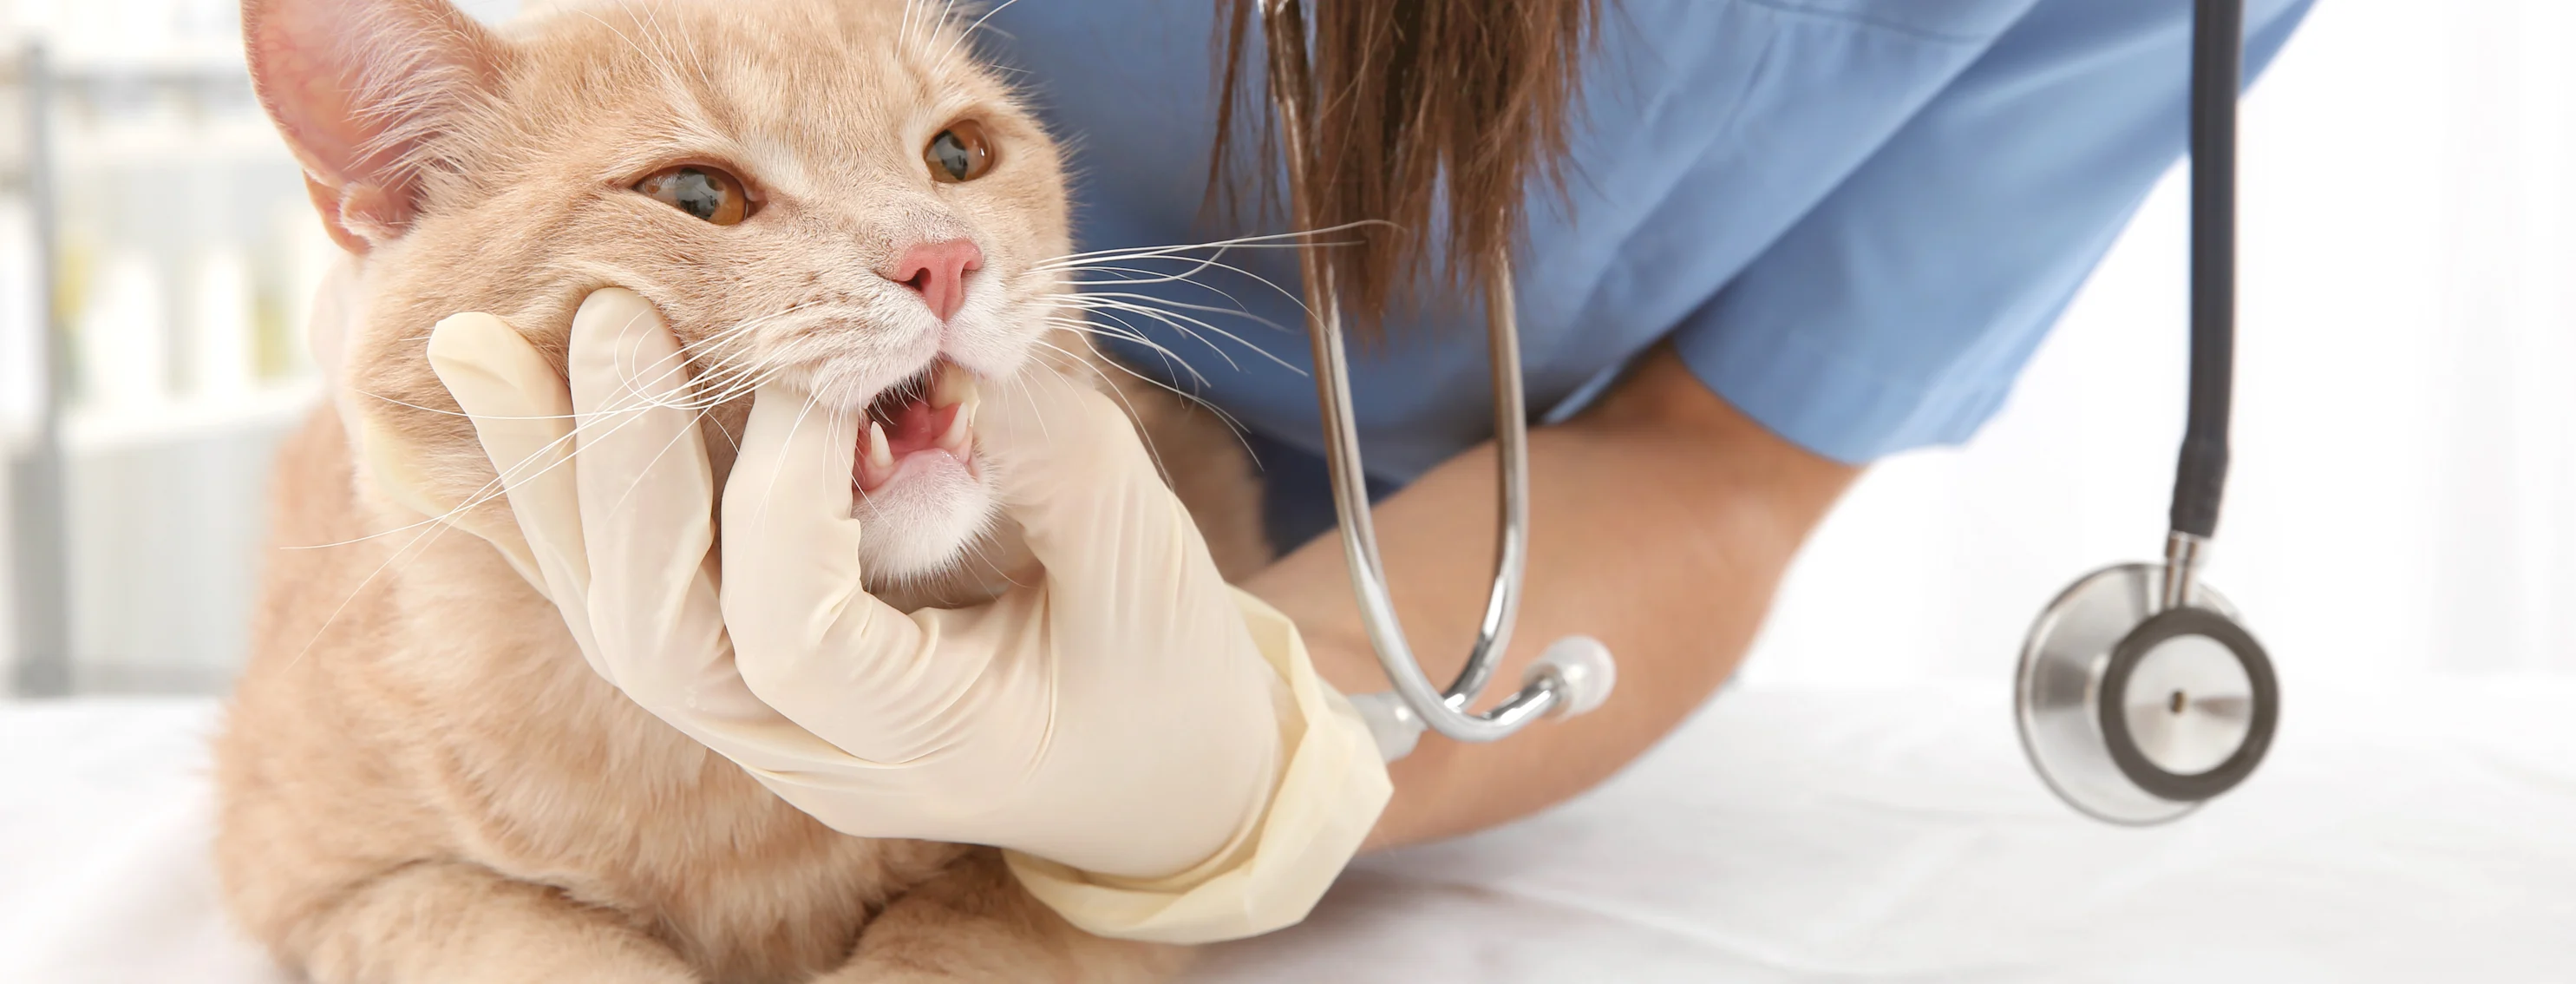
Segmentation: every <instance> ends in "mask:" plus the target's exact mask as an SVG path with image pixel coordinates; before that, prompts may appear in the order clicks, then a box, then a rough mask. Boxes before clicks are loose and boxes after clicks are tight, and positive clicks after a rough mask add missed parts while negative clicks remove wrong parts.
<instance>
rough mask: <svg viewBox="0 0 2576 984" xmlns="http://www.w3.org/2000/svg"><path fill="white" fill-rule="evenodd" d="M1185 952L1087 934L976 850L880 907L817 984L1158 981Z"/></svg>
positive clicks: (997, 856) (988, 853)
mask: <svg viewBox="0 0 2576 984" xmlns="http://www.w3.org/2000/svg"><path fill="white" fill-rule="evenodd" d="M1189 955H1190V951H1189V950H1187V949H1185V948H1182V947H1177V946H1164V945H1161V944H1154V943H1138V942H1134V941H1132V940H1111V939H1103V938H1101V937H1098V936H1093V935H1091V934H1089V933H1085V932H1083V931H1081V930H1079V929H1075V928H1074V927H1073V924H1071V923H1068V922H1065V921H1064V917H1062V916H1058V915H1056V914H1055V911H1054V910H1052V909H1048V908H1047V907H1046V906H1044V905H1041V904H1039V902H1038V900H1037V899H1035V898H1032V897H1030V895H1029V893H1028V892H1027V891H1026V890H1024V889H1022V888H1020V883H1019V881H1018V880H1017V879H1015V878H1013V877H1011V872H1010V869H1009V868H1008V867H1006V866H1005V865H1004V864H1003V863H1002V855H1001V852H999V851H996V850H993V849H991V848H978V849H976V850H973V851H970V852H967V853H966V854H964V855H962V856H960V857H959V858H958V859H957V861H956V862H955V863H953V864H951V865H949V866H948V868H946V869H945V870H943V871H941V872H940V873H939V874H938V875H936V876H933V877H932V878H931V879H929V880H928V881H925V882H922V883H921V884H919V885H915V886H913V887H912V889H911V890H910V891H907V892H905V893H904V894H903V895H902V896H900V897H898V898H896V899H895V900H894V901H893V902H892V903H890V904H888V905H887V906H886V909H885V911H884V912H883V913H881V914H879V915H878V916H877V918H876V919H875V920H874V921H871V922H869V923H868V927H867V929H866V931H864V932H862V933H861V934H860V935H859V945H858V950H857V952H855V953H853V954H852V955H851V957H850V962H849V964H848V965H847V966H844V967H842V968H841V969H839V970H837V971H834V972H832V973H830V974H826V975H824V976H823V977H822V978H820V979H818V980H817V981H816V982H815V984H933V982H938V984H953V982H963V981H974V982H986V981H993V982H1012V984H1019V982H1032V984H1035V982H1047V984H1161V982H1163V981H1169V980H1171V979H1172V978H1173V977H1175V976H1177V975H1178V974H1179V973H1180V970H1181V967H1182V966H1183V965H1184V964H1186V963H1187V962H1188V960H1189Z"/></svg>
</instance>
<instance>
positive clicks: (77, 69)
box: [52, 38, 250, 83]
mask: <svg viewBox="0 0 2576 984" xmlns="http://www.w3.org/2000/svg"><path fill="white" fill-rule="evenodd" d="M52 62H53V64H52V70H53V71H52V74H53V75H54V77H55V78H57V79H60V80H63V81H66V82H73V83H87V82H121V81H152V82H197V81H229V80H232V79H248V78H249V77H250V69H249V67H248V65H247V64H246V63H245V62H244V60H243V58H242V46H241V41H240V40H239V39H235V38H225V39H220V40H218V39H204V40H193V41H174V42H164V43H161V44H157V45H153V46H151V47H148V48H140V49H135V48H127V47H109V48H92V47H89V46H87V45H66V46H64V47H61V48H57V49H55V50H54V51H53V52H52Z"/></svg>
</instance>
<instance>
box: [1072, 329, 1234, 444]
mask: <svg viewBox="0 0 2576 984" xmlns="http://www.w3.org/2000/svg"><path fill="white" fill-rule="evenodd" d="M1038 344H1040V345H1044V346H1046V347H1048V348H1051V349H1054V350H1056V351H1058V352H1064V354H1065V355H1067V356H1068V357H1072V358H1073V359H1074V361H1075V362H1077V363H1079V364H1081V366H1082V367H1083V368H1084V369H1086V370H1089V371H1091V372H1093V373H1097V374H1099V375H1100V377H1101V379H1102V380H1103V381H1107V380H1108V378H1109V377H1108V374H1106V373H1101V371H1100V367H1099V365H1097V364H1096V363H1099V362H1106V363H1108V364H1109V365H1110V366H1111V367H1112V368H1115V369H1117V370H1118V371H1119V372H1123V373H1126V374H1128V375H1130V376H1134V377H1136V379H1138V380H1139V381H1141V382H1144V383H1145V384H1147V385H1149V386H1152V387H1154V388H1156V389H1160V390H1163V391H1164V392H1167V393H1170V394H1172V395H1173V396H1174V397H1177V398H1179V399H1180V400H1181V401H1183V402H1185V403H1191V404H1195V405H1197V406H1201V407H1205V408H1206V409H1207V410H1208V412H1210V413H1213V414H1215V415H1216V417H1217V419H1219V420H1221V421H1224V423H1225V425H1226V429H1228V430H1231V431H1235V432H1237V437H1238V438H1240V436H1241V432H1242V430H1243V423H1242V421H1239V420H1236V419H1235V417H1234V415H1233V414H1230V413H1227V412H1226V411H1225V408H1224V407H1220V406H1217V405H1216V404H1214V403H1211V402H1209V401H1208V400H1207V398H1205V397H1202V396H1200V395H1198V394H1196V393H1191V392H1188V391H1185V390H1182V389H1181V388H1179V387H1177V386H1173V385H1172V384H1170V383H1166V382H1164V381H1162V380H1159V379H1155V378H1154V377H1152V376H1148V375H1145V374H1144V373H1141V372H1137V371H1136V370H1135V368H1134V367H1132V366H1129V365H1127V364H1125V363H1122V362H1120V361H1118V360H1116V359H1099V360H1091V359H1083V358H1081V357H1079V356H1074V355H1073V353H1071V352H1065V351H1064V349H1063V348H1062V347H1060V346H1057V345H1055V344H1054V343H1051V342H1048V341H1046V340H1044V339H1040V340H1038ZM1201 383H1202V384H1204V383H1205V380H1201ZM1024 385H1025V384H1024ZM1113 391H1114V387H1113ZM1120 398H1121V399H1122V400H1124V399H1125V397H1124V396H1121V397H1120ZM1129 416H1131V417H1132V416H1134V408H1133V407H1132V406H1131V407H1130V408H1129ZM1250 448H1251V446H1250V445H1249V444H1247V445H1245V450H1250Z"/></svg>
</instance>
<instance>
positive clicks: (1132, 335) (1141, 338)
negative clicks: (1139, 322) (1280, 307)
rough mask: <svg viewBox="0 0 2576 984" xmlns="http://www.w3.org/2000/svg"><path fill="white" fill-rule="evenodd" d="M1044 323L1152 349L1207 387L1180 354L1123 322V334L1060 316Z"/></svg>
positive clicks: (1201, 376) (1194, 369)
mask: <svg viewBox="0 0 2576 984" xmlns="http://www.w3.org/2000/svg"><path fill="white" fill-rule="evenodd" d="M1110 318H1111V319H1112V320H1116V319H1117V316H1116V315H1110ZM1046 321H1047V323H1048V324H1051V325H1055V326H1057V327H1060V328H1067V329H1071V330H1072V331H1074V332H1076V333H1079V334H1096V335H1101V336H1104V337H1108V338H1116V339H1121V340H1124V341H1129V342H1133V343H1135V344H1137V345H1141V346H1144V347H1145V348H1148V349H1152V350H1153V351H1154V352H1155V353H1156V354H1158V355H1160V356H1162V358H1163V359H1164V361H1165V364H1166V365H1167V366H1168V365H1178V366H1180V367H1181V369H1182V370H1184V371H1186V372H1188V373H1189V374H1190V378H1191V379H1193V380H1195V381H1197V383H1198V384H1199V385H1201V386H1206V385H1208V379H1207V376H1205V375H1203V374H1201V373H1200V372H1199V370H1198V367H1196V366H1193V365H1190V360H1188V359H1184V358H1181V354H1180V353H1178V352H1174V351H1172V350H1171V349H1169V348H1165V347H1164V346H1163V345H1162V344H1161V343H1158V342H1156V341H1154V340H1153V339H1150V338H1147V337H1145V334H1144V333H1143V332H1140V331H1137V330H1136V328H1135V326H1134V325H1130V324H1127V323H1126V322H1124V321H1119V322H1118V327H1119V328H1123V329H1125V331H1123V332H1122V331H1119V330H1116V329H1112V328H1109V327H1107V326H1105V325H1100V324H1097V323H1094V322H1089V321H1084V320H1081V319H1078V318H1070V317H1064V316H1061V315H1050V316H1048V318H1047V319H1046ZM1110 361H1111V362H1116V361H1117V360H1115V359H1112V360H1110ZM1236 368H1238V369H1240V368H1241V367H1240V366H1238V367H1236Z"/></svg>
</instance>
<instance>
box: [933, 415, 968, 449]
mask: <svg viewBox="0 0 2576 984" xmlns="http://www.w3.org/2000/svg"><path fill="white" fill-rule="evenodd" d="M969 411H970V408H968V407H963V406H961V407H958V408H957V412H956V413H954V414H951V415H949V417H948V429H947V430H944V431H941V432H940V433H939V440H937V441H935V442H932V443H935V444H937V445H938V446H939V449H940V450H942V451H946V452H948V453H949V454H952V455H955V456H957V457H958V458H960V459H963V458H965V457H966V441H967V437H968V434H969V433H970V432H969V431H968V430H967V428H966V424H967V418H968V417H969V416H971V413H970V412H969Z"/></svg>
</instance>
